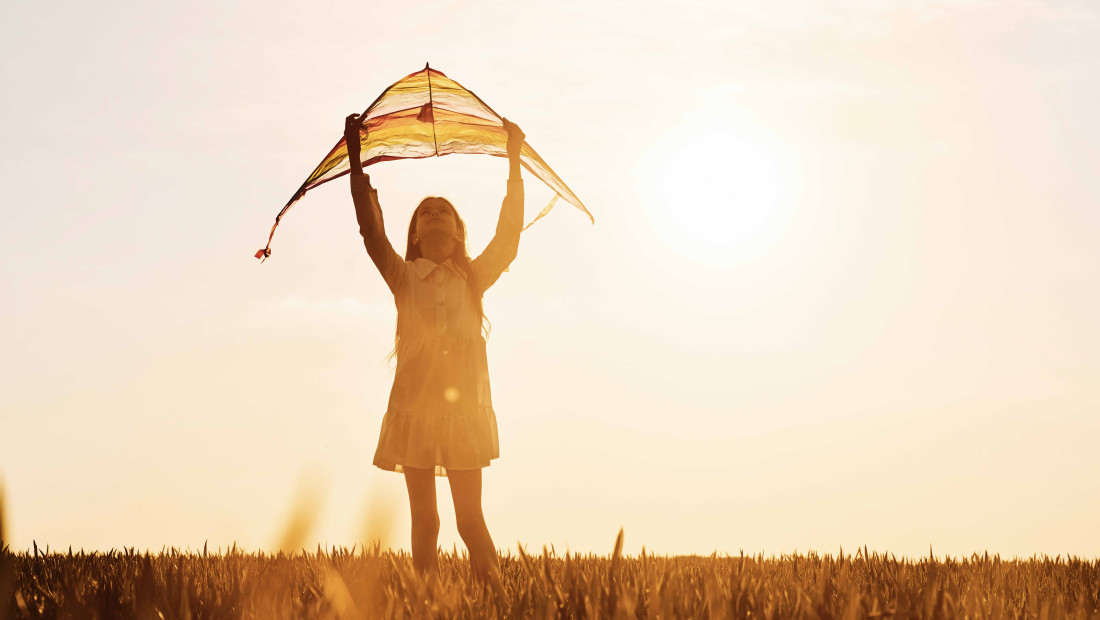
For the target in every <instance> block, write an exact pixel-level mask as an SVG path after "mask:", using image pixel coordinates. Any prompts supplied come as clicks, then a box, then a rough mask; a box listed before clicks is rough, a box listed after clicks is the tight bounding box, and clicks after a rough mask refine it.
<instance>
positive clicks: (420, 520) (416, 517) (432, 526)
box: [412, 512, 439, 534]
mask: <svg viewBox="0 0 1100 620" xmlns="http://www.w3.org/2000/svg"><path fill="white" fill-rule="evenodd" d="M412 526H413V529H414V530H416V531H417V532H423V533H434V534H438V533H439V513H438V512H428V513H427V514H413V519H412Z"/></svg>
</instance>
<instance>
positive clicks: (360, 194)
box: [344, 114, 405, 294]
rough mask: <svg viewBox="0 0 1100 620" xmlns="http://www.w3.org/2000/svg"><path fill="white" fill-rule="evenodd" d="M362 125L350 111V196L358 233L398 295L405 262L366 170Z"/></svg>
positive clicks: (347, 121)
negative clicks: (393, 242) (388, 232)
mask: <svg viewBox="0 0 1100 620" xmlns="http://www.w3.org/2000/svg"><path fill="white" fill-rule="evenodd" d="M362 128H363V119H362V118H361V117H359V116H358V115H357V114H349V115H348V117H347V118H346V119H344V139H345V140H346V141H347V144H348V160H349V161H350V163H351V174H349V175H348V177H349V178H350V179H351V199H352V201H353V202H354V203H355V218H356V219H357V220H359V234H360V235H362V236H363V245H365V246H366V247H367V254H369V255H370V258H371V260H372V261H374V265H375V266H376V267H378V271H379V273H381V274H382V278H383V279H385V281H386V285H387V286H389V287H390V291H391V292H393V293H394V294H396V293H397V287H398V286H399V285H400V284H401V282H402V279H403V275H404V271H405V261H403V260H401V256H400V255H398V254H397V252H395V251H394V250H393V246H392V245H390V240H389V238H388V237H386V227H385V224H384V223H383V221H382V207H381V206H380V205H379V204H378V191H377V190H375V189H374V188H373V187H371V185H370V175H367V174H364V173H363V162H362V161H361V160H360V155H361V151H360V143H359V133H360V131H361V130H362Z"/></svg>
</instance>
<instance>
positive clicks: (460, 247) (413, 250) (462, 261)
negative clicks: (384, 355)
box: [394, 196, 491, 352]
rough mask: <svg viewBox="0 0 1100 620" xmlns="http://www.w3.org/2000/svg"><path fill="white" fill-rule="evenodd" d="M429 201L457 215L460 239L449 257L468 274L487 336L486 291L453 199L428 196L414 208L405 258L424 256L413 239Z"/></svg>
mask: <svg viewBox="0 0 1100 620" xmlns="http://www.w3.org/2000/svg"><path fill="white" fill-rule="evenodd" d="M428 201H439V202H442V203H443V204H445V205H447V208H448V209H450V210H451V213H453V214H454V216H455V227H456V228H457V229H458V241H457V242H456V243H455V249H454V251H453V252H451V255H450V256H448V257H447V258H450V259H451V262H452V263H454V265H455V266H456V267H458V268H459V269H461V270H462V272H463V273H465V274H466V284H467V285H468V286H469V287H470V296H471V297H472V298H473V300H474V309H475V310H477V316H479V317H481V329H482V331H483V332H484V334H485V335H486V336H488V335H489V330H490V328H491V326H490V324H489V319H488V318H487V317H486V316H485V308H484V307H483V306H482V304H481V297H482V294H483V292H484V291H482V290H481V283H480V282H478V280H477V275H476V274H474V269H473V267H472V266H471V265H470V255H469V254H468V253H467V250H466V223H465V222H463V221H462V218H461V217H459V215H458V211H456V210H455V207H454V205H452V204H451V201H449V200H447V199H446V198H441V197H439V196H428V197H427V198H425V199H424V200H421V201H420V204H418V205H416V209H414V210H413V214H412V219H410V220H409V235H408V240H407V241H408V244H407V245H406V246H405V260H407V261H411V260H416V259H418V258H420V257H421V256H422V254H421V253H420V244H418V243H413V239H415V238H416V214H417V213H419V212H420V208H421V207H423V206H424V203H426V202H428ZM396 351H397V347H396V340H395V346H394V352H396Z"/></svg>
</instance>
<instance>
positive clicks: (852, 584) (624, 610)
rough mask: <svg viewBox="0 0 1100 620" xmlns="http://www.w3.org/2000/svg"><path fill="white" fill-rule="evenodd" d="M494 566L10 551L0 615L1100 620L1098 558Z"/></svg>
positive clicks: (555, 561) (577, 561)
mask: <svg viewBox="0 0 1100 620" xmlns="http://www.w3.org/2000/svg"><path fill="white" fill-rule="evenodd" d="M621 536H622V534H621V533H620V538H619V539H617V541H616V545H615V548H614V551H613V552H612V554H611V555H609V556H597V555H579V554H568V553H567V554H564V555H559V554H557V553H555V552H554V551H552V550H550V551H548V550H545V549H544V550H543V552H542V553H541V554H538V553H530V554H529V553H525V552H524V551H523V550H521V549H517V553H516V554H515V555H513V554H511V553H508V554H505V555H503V556H502V557H501V571H502V581H503V591H498V590H494V589H493V588H490V587H487V586H485V585H483V584H481V583H479V582H477V581H474V580H473V579H472V576H471V574H470V572H469V563H468V562H467V561H465V559H464V558H463V557H462V555H461V554H459V555H456V554H455V553H444V554H442V555H441V557H440V574H439V579H438V581H435V580H432V581H426V580H423V579H421V578H420V577H419V576H418V575H417V574H416V573H415V571H413V570H412V564H411V559H410V558H409V556H408V555H407V554H404V553H401V552H397V553H394V552H379V551H378V550H377V549H367V550H365V551H362V550H358V551H356V550H348V549H343V548H336V549H330V550H327V551H326V550H321V549H318V550H317V551H316V552H311V553H306V552H300V553H297V554H293V555H285V554H277V555H271V554H262V553H243V552H241V551H239V550H237V549H235V548H234V549H230V550H229V551H227V552H225V553H207V552H206V550H203V551H202V552H197V553H181V552H179V551H176V550H165V551H162V552H161V553H158V554H156V555H148V554H141V553H136V552H134V551H133V550H123V551H121V552H119V551H111V552H108V553H83V552H78V553H72V552H68V553H54V552H50V553H44V552H43V551H41V550H38V549H35V550H31V551H25V552H20V553H12V552H10V551H8V550H5V551H4V553H3V556H2V559H0V601H2V602H3V606H0V620H3V619H5V618H168V619H171V618H264V619H267V618H302V617H306V618H379V617H381V618H878V617H896V618H956V617H958V618H962V617H966V618H1100V561H1097V560H1090V561H1087V560H1080V559H1076V558H1070V559H1067V558H1046V557H1044V558H1031V559H1027V560H1018V559H1013V560H1005V559H1002V558H999V557H996V556H994V557H989V556H977V555H974V556H971V557H969V558H962V559H950V558H949V559H945V560H941V561H937V560H935V559H933V558H932V557H929V558H924V559H897V558H894V557H893V556H892V555H889V554H888V555H885V556H884V555H881V554H877V553H870V554H868V553H867V551H866V550H865V549H860V550H858V552H857V553H855V554H854V555H853V554H847V553H844V552H843V551H842V552H841V553H839V554H837V555H836V556H833V555H818V554H814V553H810V554H808V555H784V556H781V557H763V556H756V557H753V556H751V555H746V556H743V555H738V556H732V557H730V556H718V555H712V556H710V557H697V556H688V557H684V556H680V557H665V556H652V555H647V554H646V553H645V552H644V550H643V553H642V554H641V555H640V556H638V557H624V556H622V555H621V554H620V552H619V550H620V549H621V540H622V539H621Z"/></svg>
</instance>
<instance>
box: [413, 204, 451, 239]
mask: <svg viewBox="0 0 1100 620" xmlns="http://www.w3.org/2000/svg"><path fill="white" fill-rule="evenodd" d="M416 234H417V236H419V237H421V238H423V237H425V236H428V235H437V236H439V237H444V238H446V237H457V236H458V222H457V220H456V219H455V213H454V210H452V209H451V207H450V205H448V204H447V203H445V202H443V201H442V200H429V201H427V202H425V203H424V204H422V205H420V208H419V209H417V211H416Z"/></svg>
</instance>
